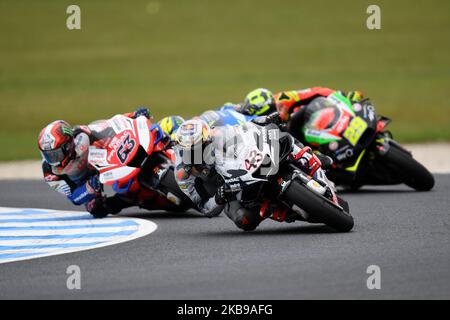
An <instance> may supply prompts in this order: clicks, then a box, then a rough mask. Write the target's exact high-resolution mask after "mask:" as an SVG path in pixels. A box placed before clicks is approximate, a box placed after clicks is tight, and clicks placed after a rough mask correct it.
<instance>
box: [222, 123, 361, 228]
mask: <svg viewBox="0 0 450 320" xmlns="http://www.w3.org/2000/svg"><path fill="white" fill-rule="evenodd" d="M228 130H234V133H233V134H232V135H231V138H232V139H228V141H227V142H225V143H223V147H220V148H219V149H217V146H216V150H223V152H216V154H215V155H214V156H215V162H216V164H215V167H216V171H217V173H218V174H219V175H221V176H222V178H223V179H224V181H225V183H226V184H227V185H228V187H229V188H230V189H231V190H232V191H233V193H234V194H235V196H236V199H237V200H238V201H240V202H241V204H242V205H243V206H244V207H246V208H247V209H249V210H251V211H252V212H258V211H259V213H260V215H261V216H263V217H269V216H270V215H271V214H273V213H274V212H275V211H276V210H277V209H278V211H279V210H285V211H287V209H290V210H292V211H290V212H295V213H296V214H297V216H296V217H295V220H303V221H307V222H310V223H324V224H325V225H327V226H329V227H332V228H333V229H335V230H337V231H339V232H347V231H350V230H351V229H352V228H353V225H354V220H353V217H352V216H351V215H350V213H349V207H348V204H347V202H346V201H345V200H343V199H341V198H339V197H337V195H336V194H335V191H334V186H332V185H331V183H329V182H328V183H326V184H325V185H324V182H321V183H320V182H319V181H316V180H314V178H312V177H310V176H309V175H307V174H306V173H304V172H303V171H302V170H301V169H300V167H299V164H298V163H296V162H295V161H294V160H292V159H291V158H290V157H289V154H290V153H291V152H292V147H293V142H294V139H293V137H292V136H291V135H290V134H288V133H283V132H281V131H279V129H278V127H277V126H276V125H268V126H265V127H262V126H259V125H256V124H254V123H251V122H249V123H246V124H244V125H242V126H236V127H232V128H230V127H229V128H228ZM224 139H227V138H224ZM230 141H231V143H230ZM217 153H218V154H217ZM325 180H326V181H328V180H327V179H325ZM272 217H273V216H272Z"/></svg>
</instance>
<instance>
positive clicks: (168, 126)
mask: <svg viewBox="0 0 450 320" xmlns="http://www.w3.org/2000/svg"><path fill="white" fill-rule="evenodd" d="M183 122H184V119H183V118H182V117H180V116H168V117H165V118H162V119H161V120H160V121H159V122H158V125H159V127H160V128H161V130H162V131H163V132H164V133H165V134H166V135H167V136H168V137H170V140H172V141H173V140H175V136H176V132H177V130H178V128H179V127H180V126H181V124H182V123H183Z"/></svg>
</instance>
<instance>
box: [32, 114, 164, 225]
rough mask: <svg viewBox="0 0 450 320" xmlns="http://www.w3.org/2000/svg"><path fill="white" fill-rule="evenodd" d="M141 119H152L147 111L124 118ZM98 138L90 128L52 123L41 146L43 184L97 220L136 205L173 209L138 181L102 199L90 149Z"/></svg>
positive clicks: (44, 130) (45, 132)
mask: <svg viewBox="0 0 450 320" xmlns="http://www.w3.org/2000/svg"><path fill="white" fill-rule="evenodd" d="M141 115H143V116H146V117H147V118H149V117H150V114H149V111H148V109H145V108H139V109H138V110H137V111H136V112H133V113H127V114H124V116H126V117H129V118H136V117H138V116H141ZM157 129H163V128H161V127H159V128H157ZM169 134H171V133H169ZM97 136H98V135H97V134H95V135H94V134H93V132H92V131H91V128H90V127H89V126H85V125H81V126H75V127H73V128H72V127H71V126H70V125H69V124H68V123H67V122H65V121H62V120H57V121H54V122H52V123H50V124H49V125H47V126H46V127H45V128H44V129H43V130H42V131H41V133H40V135H39V139H38V145H39V149H40V151H41V154H42V158H43V161H42V171H43V175H44V180H45V181H46V182H47V183H48V184H49V186H50V187H51V188H52V189H54V190H56V191H58V192H59V193H61V194H63V195H65V196H66V197H67V198H68V199H69V200H70V201H71V202H72V203H73V204H75V205H85V206H86V209H87V211H89V212H90V213H91V214H92V215H93V216H94V217H104V216H106V215H108V214H116V213H118V212H120V211H121V210H122V209H124V208H127V207H131V206H134V205H142V206H144V207H145V208H147V209H149V210H152V209H164V208H167V207H168V206H169V207H170V206H171V203H170V202H169V201H168V200H167V199H165V198H164V197H163V196H161V195H160V194H158V193H157V192H154V191H151V190H148V189H144V188H140V186H139V184H138V183H137V181H130V183H129V185H128V186H127V190H123V191H121V192H118V193H116V194H115V195H113V196H111V197H106V196H104V195H102V185H101V183H100V181H99V177H98V172H97V170H96V169H95V168H94V167H93V166H92V165H90V164H89V162H88V154H89V147H90V146H91V145H93V144H95V143H98V142H99V141H98V138H96V137H97ZM170 208H171V207H170Z"/></svg>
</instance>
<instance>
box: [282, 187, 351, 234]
mask: <svg viewBox="0 0 450 320" xmlns="http://www.w3.org/2000/svg"><path fill="white" fill-rule="evenodd" d="M284 198H285V200H287V201H288V202H289V203H291V204H295V205H296V206H298V207H299V208H301V209H303V210H305V211H306V212H307V213H308V214H309V215H310V216H311V217H312V219H311V220H314V221H320V222H322V223H324V224H326V225H327V226H329V227H331V228H333V229H335V230H336V231H339V232H348V231H350V230H352V228H353V226H354V220H353V217H352V216H351V215H350V214H349V213H348V212H346V211H344V210H342V209H340V208H339V207H337V206H336V205H335V204H333V203H332V202H331V201H330V200H328V199H326V198H324V197H322V196H320V195H318V194H317V193H315V192H313V191H311V190H309V189H308V188H307V187H305V186H304V185H302V184H300V183H299V182H298V181H295V180H294V181H292V182H291V184H290V185H289V186H288V187H287V189H286V190H285V192H284Z"/></svg>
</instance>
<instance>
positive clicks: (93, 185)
mask: <svg viewBox="0 0 450 320" xmlns="http://www.w3.org/2000/svg"><path fill="white" fill-rule="evenodd" d="M86 189H87V191H88V192H89V193H91V194H95V193H100V192H101V191H102V184H101V183H100V179H99V177H98V175H94V176H92V177H90V178H89V180H88V181H86Z"/></svg>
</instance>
